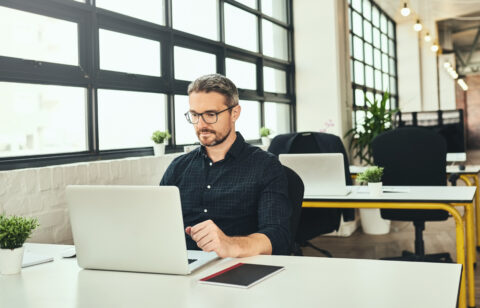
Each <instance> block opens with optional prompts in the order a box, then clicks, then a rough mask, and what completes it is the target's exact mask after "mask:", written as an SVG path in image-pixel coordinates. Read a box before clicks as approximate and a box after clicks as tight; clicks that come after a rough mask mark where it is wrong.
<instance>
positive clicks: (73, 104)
mask: <svg viewBox="0 0 480 308" xmlns="http://www.w3.org/2000/svg"><path fill="white" fill-rule="evenodd" d="M0 93H1V96H2V100H1V103H0V157H9V156H26V155H39V154H49V153H67V152H76V151H86V150H87V143H86V141H87V134H86V127H87V125H86V122H85V119H86V115H85V113H86V108H85V102H86V99H85V93H86V90H85V89H83V88H76V87H63V86H50V85H38V84H26V83H11V82H0Z"/></svg>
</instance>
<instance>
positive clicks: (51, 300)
mask: <svg viewBox="0 0 480 308" xmlns="http://www.w3.org/2000/svg"><path fill="white" fill-rule="evenodd" d="M65 247H66V246H59V245H38V244H37V245H31V244H30V245H27V248H28V249H30V250H32V251H37V252H43V253H47V254H52V255H55V256H56V255H58V253H59V252H60V251H61V250H62V249H64V248H65ZM239 261H241V262H251V263H263V264H273V265H283V266H285V270H284V271H282V272H280V273H278V274H276V275H274V276H272V277H270V278H268V279H267V280H265V281H263V282H261V283H260V284H258V285H256V286H253V287H252V288H250V289H239V288H231V287H222V286H211V285H203V284H199V283H198V279H200V278H202V277H204V276H207V275H209V274H211V273H213V272H216V271H218V270H221V269H223V268H225V267H228V266H230V265H233V264H235V263H237V262H239ZM460 273H461V266H460V265H458V264H435V263H416V262H398V261H379V260H356V259H335V258H319V257H286V256H285V257H284V256H256V257H250V258H243V259H233V260H232V259H224V260H218V261H216V262H215V263H213V264H210V265H208V266H207V267H204V268H201V269H200V270H199V271H197V272H195V273H194V274H192V275H190V276H175V275H158V274H140V273H122V272H108V271H90V270H81V269H80V268H79V267H78V266H77V262H76V260H75V259H60V258H57V257H56V258H55V261H54V262H53V263H46V264H41V265H37V266H33V267H30V268H26V269H24V270H23V271H22V273H21V275H14V276H0V294H1V296H0V307H15V308H24V307H29V308H37V307H49V308H56V307H61V308H69V307H78V308H83V307H88V308H91V307H116V308H118V307H142V308H143V307H222V308H224V307H229V308H234V307H242V308H244V307H275V308H277V307H335V308H337V307H338V308H352V307H356V308H362V307H368V308H373V307H379V308H380V307H381V308H384V307H390V308H392V307H393V308H396V307H398V308H405V307H427V308H428V307H432V308H442V307H445V308H447V307H448V308H453V307H455V306H456V301H457V296H458V288H459V283H460Z"/></svg>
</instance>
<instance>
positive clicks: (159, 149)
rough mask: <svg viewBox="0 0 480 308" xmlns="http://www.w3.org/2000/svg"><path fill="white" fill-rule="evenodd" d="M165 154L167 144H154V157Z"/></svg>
mask: <svg viewBox="0 0 480 308" xmlns="http://www.w3.org/2000/svg"><path fill="white" fill-rule="evenodd" d="M164 154H165V143H154V144H153V155H155V156H160V155H164Z"/></svg>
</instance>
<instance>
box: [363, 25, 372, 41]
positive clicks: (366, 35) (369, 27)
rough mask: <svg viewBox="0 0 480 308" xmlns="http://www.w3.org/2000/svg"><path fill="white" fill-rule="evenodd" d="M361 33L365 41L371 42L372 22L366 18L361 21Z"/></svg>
mask: <svg viewBox="0 0 480 308" xmlns="http://www.w3.org/2000/svg"><path fill="white" fill-rule="evenodd" d="M363 33H364V36H363V38H364V39H365V40H366V41H367V42H369V43H371V42H372V24H371V23H369V22H368V21H366V20H364V21H363Z"/></svg>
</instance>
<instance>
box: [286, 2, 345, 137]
mask: <svg viewBox="0 0 480 308" xmlns="http://www.w3.org/2000/svg"><path fill="white" fill-rule="evenodd" d="M344 2H346V1H338V0H322V1H311V0H295V1H293V27H294V40H295V41H294V48H295V71H296V75H295V79H296V101H297V130H298V131H320V130H323V129H325V127H326V126H328V125H327V124H326V123H329V122H330V121H331V122H333V124H334V126H333V127H329V128H328V130H327V132H328V133H333V134H336V135H339V136H343V135H344V133H345V132H346V131H347V129H348V127H350V126H351V109H350V108H349V107H348V103H347V101H348V100H349V99H348V98H349V97H350V96H351V87H350V81H349V79H348V78H349V76H348V75H349V71H350V64H349V61H348V52H347V51H348V45H346V42H347V40H346V37H348V36H346V25H348V23H347V21H346V19H345V9H346V8H345V3H344ZM350 101H351V99H350Z"/></svg>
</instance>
